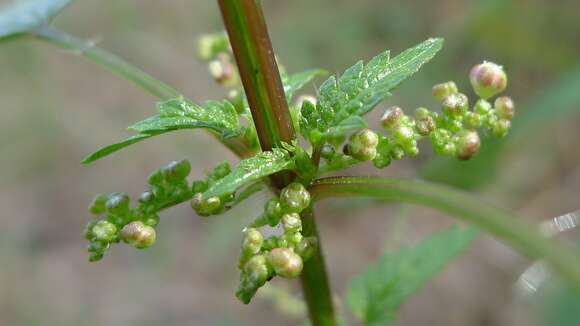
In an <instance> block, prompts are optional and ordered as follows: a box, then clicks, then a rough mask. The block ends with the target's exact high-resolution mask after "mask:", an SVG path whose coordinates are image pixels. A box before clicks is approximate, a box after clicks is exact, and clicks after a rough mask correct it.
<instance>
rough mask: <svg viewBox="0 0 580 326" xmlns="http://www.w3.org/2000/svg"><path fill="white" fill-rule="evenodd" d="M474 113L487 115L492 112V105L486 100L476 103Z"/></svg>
mask: <svg viewBox="0 0 580 326" xmlns="http://www.w3.org/2000/svg"><path fill="white" fill-rule="evenodd" d="M473 111H474V112H475V113H477V114H480V115H486V114H488V113H489V112H490V111H491V104H490V103H489V102H488V101H486V100H484V99H479V100H477V102H475V106H474V107H473Z"/></svg>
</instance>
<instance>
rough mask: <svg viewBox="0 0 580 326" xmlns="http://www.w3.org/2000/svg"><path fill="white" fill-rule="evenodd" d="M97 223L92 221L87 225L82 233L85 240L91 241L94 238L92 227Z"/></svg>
mask: <svg viewBox="0 0 580 326" xmlns="http://www.w3.org/2000/svg"><path fill="white" fill-rule="evenodd" d="M97 222H98V221H97V220H92V221H90V222H89V223H87V226H85V230H84V232H83V235H84V237H85V239H87V240H92V239H93V238H94V235H93V226H95V224H97Z"/></svg>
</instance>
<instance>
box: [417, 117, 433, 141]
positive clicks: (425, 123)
mask: <svg viewBox="0 0 580 326" xmlns="http://www.w3.org/2000/svg"><path fill="white" fill-rule="evenodd" d="M436 127H437V126H436V125H435V120H433V118H432V117H430V116H426V117H424V118H421V119H418V120H417V121H416V122H415V129H416V130H417V133H418V134H419V135H421V136H429V134H430V133H431V132H433V130H435V128H436Z"/></svg>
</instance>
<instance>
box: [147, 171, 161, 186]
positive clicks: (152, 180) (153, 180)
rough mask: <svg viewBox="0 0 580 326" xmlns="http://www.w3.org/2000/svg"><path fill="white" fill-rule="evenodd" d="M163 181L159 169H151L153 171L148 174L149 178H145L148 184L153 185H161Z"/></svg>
mask: <svg viewBox="0 0 580 326" xmlns="http://www.w3.org/2000/svg"><path fill="white" fill-rule="evenodd" d="M163 181H164V177H163V173H162V172H161V170H160V169H157V170H155V171H153V173H151V174H150V175H149V178H148V179H147V182H148V183H149V184H150V185H154V186H159V185H162V184H163Z"/></svg>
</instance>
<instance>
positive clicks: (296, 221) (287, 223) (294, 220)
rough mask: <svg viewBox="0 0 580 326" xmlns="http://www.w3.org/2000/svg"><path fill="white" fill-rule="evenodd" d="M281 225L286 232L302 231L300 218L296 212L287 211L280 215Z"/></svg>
mask: <svg viewBox="0 0 580 326" xmlns="http://www.w3.org/2000/svg"><path fill="white" fill-rule="evenodd" d="M282 226H283V227H284V231H286V232H299V231H302V220H301V219H300V215H298V213H288V214H284V215H282Z"/></svg>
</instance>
